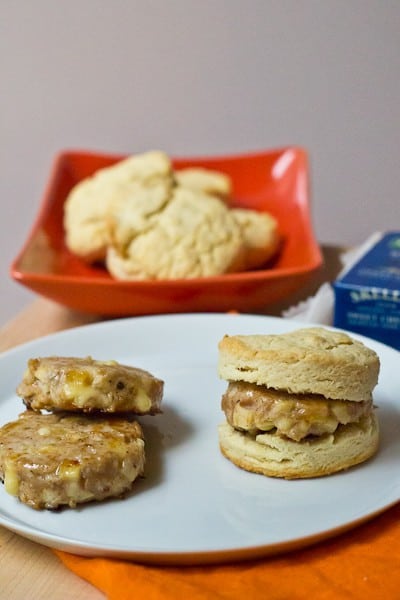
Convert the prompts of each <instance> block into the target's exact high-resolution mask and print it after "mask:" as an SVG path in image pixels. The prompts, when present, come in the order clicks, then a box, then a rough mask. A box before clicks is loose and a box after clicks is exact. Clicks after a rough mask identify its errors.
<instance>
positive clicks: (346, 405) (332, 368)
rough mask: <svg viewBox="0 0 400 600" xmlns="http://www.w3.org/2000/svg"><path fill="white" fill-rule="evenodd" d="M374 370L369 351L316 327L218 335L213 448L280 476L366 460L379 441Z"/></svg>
mask: <svg viewBox="0 0 400 600" xmlns="http://www.w3.org/2000/svg"><path fill="white" fill-rule="evenodd" d="M379 368H380V362H379V358H378V356H377V354H376V353H375V352H374V351H373V350H372V349H370V348H368V347H367V346H365V345H364V344H363V343H361V342H359V341H357V340H355V339H353V338H351V337H350V336H348V335H347V334H345V333H342V332H340V331H334V330H328V329H325V328H322V327H309V328H304V329H298V330H296V331H293V332H290V333H284V334H279V335H235V336H225V337H224V338H223V339H222V340H221V341H220V343H219V375H220V377H222V378H223V379H225V380H227V381H228V387H227V390H226V391H225V393H224V394H223V396H222V401H221V408H222V410H223V412H224V413H225V417H226V422H225V423H224V424H222V425H221V427H220V428H219V443H220V449H221V452H222V453H223V454H224V455H225V456H226V457H227V458H229V459H230V460H231V461H232V462H234V464H236V465H237V466H239V467H241V468H243V469H246V470H248V471H254V472H256V473H261V474H263V475H268V476H272V477H284V478H287V479H293V478H304V477H319V476H322V475H328V474H331V473H335V472H337V471H341V470H343V469H348V468H349V467H351V466H353V465H356V464H359V463H360V462H363V461H365V460H367V459H368V458H370V457H371V456H373V455H374V454H375V453H376V451H377V449H378V444H379V425H378V421H377V418H376V415H375V413H374V406H373V397H372V393H373V389H374V387H375V385H376V384H377V382H378V376H379Z"/></svg>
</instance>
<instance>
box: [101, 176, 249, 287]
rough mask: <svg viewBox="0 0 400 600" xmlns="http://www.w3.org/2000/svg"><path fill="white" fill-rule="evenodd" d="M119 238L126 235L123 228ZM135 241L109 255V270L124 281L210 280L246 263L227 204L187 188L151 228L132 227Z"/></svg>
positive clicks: (175, 193)
mask: <svg viewBox="0 0 400 600" xmlns="http://www.w3.org/2000/svg"><path fill="white" fill-rule="evenodd" d="M124 222H125V223H127V222H128V219H125V220H124ZM123 227H124V231H125V232H126V225H123ZM115 237H116V238H117V239H121V237H122V236H121V234H120V233H119V231H118V224H117V226H116V232H115ZM130 237H131V241H130V243H128V244H127V245H126V247H124V248H122V249H121V247H119V246H118V245H115V246H112V247H110V248H109V249H108V252H107V260H106V264H107V268H108V269H109V271H110V273H111V274H112V275H113V276H114V277H116V278H118V279H179V278H193V277H206V276H212V275H219V274H221V273H226V272H230V271H235V270H236V269H237V267H238V265H240V264H241V263H242V261H243V251H244V248H243V242H242V237H241V232H240V227H239V226H238V224H237V223H236V221H235V219H234V218H233V216H232V214H231V212H230V211H229V209H228V208H227V207H226V206H225V204H224V203H223V202H222V201H221V200H219V199H218V198H216V197H212V196H207V195H205V194H201V193H200V192H195V191H193V190H190V189H186V188H182V187H177V188H175V190H174V191H173V193H172V196H171V198H170V200H169V202H168V204H167V205H166V206H165V207H164V209H163V210H162V212H160V213H158V214H157V216H156V217H155V218H154V219H149V220H148V228H147V230H145V231H143V232H142V233H140V234H136V231H135V230H134V228H132V229H131V232H130ZM128 238H129V235H128Z"/></svg>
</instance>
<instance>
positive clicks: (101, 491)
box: [0, 410, 145, 509]
mask: <svg viewBox="0 0 400 600" xmlns="http://www.w3.org/2000/svg"><path fill="white" fill-rule="evenodd" d="M144 461H145V455H144V440H143V433H142V430H141V427H140V425H139V424H138V423H136V422H134V421H133V422H132V421H129V420H128V419H122V418H118V417H112V416H109V417H105V416H90V417H87V416H85V415H71V414H67V413H57V414H40V413H35V412H34V411H31V410H28V411H25V412H24V413H22V415H20V416H19V418H18V419H17V420H16V421H13V422H11V423H7V424H6V425H4V426H3V427H2V428H1V429H0V479H2V480H3V481H4V484H5V489H6V491H7V492H8V493H10V494H12V495H14V496H17V497H18V498H19V499H20V500H21V501H22V502H24V503H25V504H27V505H29V506H31V507H32V508H36V509H43V508H47V509H55V508H57V507H60V506H62V505H67V506H70V507H75V506H76V505H77V504H79V503H82V502H89V501H91V500H103V499H105V498H110V497H115V496H121V495H122V494H123V493H124V492H126V491H127V490H129V489H130V488H131V485H132V483H133V481H134V480H135V479H136V478H137V477H138V476H139V475H141V474H142V473H143V469H144Z"/></svg>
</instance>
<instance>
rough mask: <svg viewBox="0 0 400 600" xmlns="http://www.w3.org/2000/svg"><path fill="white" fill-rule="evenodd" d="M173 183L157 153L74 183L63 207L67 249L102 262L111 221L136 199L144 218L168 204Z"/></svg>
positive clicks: (163, 156) (162, 156)
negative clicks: (127, 204) (128, 203)
mask: <svg viewBox="0 0 400 600" xmlns="http://www.w3.org/2000/svg"><path fill="white" fill-rule="evenodd" d="M174 185H175V183H174V177H173V171H172V166H171V162H170V160H169V158H168V156H167V155H166V154H164V153H163V152H159V151H153V152H147V153H144V154H140V155H136V156H131V157H129V158H127V159H125V160H122V161H120V162H118V163H116V164H115V165H113V166H111V167H107V168H104V169H101V170H99V171H97V172H96V173H95V174H94V175H93V176H92V177H89V178H87V179H84V180H83V181H81V182H80V183H78V184H77V185H76V186H75V187H74V188H73V189H72V190H71V192H70V193H69V195H68V197H67V199H66V202H65V205H64V228H65V239H66V244H67V247H68V248H69V250H71V252H73V253H74V254H77V255H78V256H80V257H81V258H84V259H85V260H87V261H95V260H103V259H104V258H105V255H106V251H107V248H108V246H109V245H110V244H111V241H112V235H113V228H114V218H115V215H116V214H117V213H118V211H120V210H122V209H123V207H124V205H125V203H126V202H129V201H131V200H134V201H135V199H136V201H135V204H134V205H135V207H136V212H137V213H138V215H139V217H138V218H142V219H146V217H147V216H148V215H151V214H153V213H155V212H157V211H159V210H161V209H162V207H163V206H164V205H165V203H166V202H167V201H168V198H169V195H170V193H171V190H172V188H173V186H174Z"/></svg>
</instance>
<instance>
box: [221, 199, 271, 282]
mask: <svg viewBox="0 0 400 600" xmlns="http://www.w3.org/2000/svg"><path fill="white" fill-rule="evenodd" d="M231 213H232V215H233V217H234V219H235V221H236V223H238V225H239V226H240V230H241V235H242V240H243V245H244V253H243V257H244V261H243V264H242V266H241V270H243V271H247V270H250V269H256V268H257V267H260V266H261V265H264V264H265V263H266V262H267V261H268V260H269V259H270V258H272V257H273V256H274V255H275V254H276V253H277V251H278V249H279V245H280V242H281V236H280V234H279V231H278V223H277V221H276V219H274V217H272V216H271V215H270V214H268V213H265V212H263V213H261V212H257V211H255V210H248V209H245V208H234V209H232V210H231Z"/></svg>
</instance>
